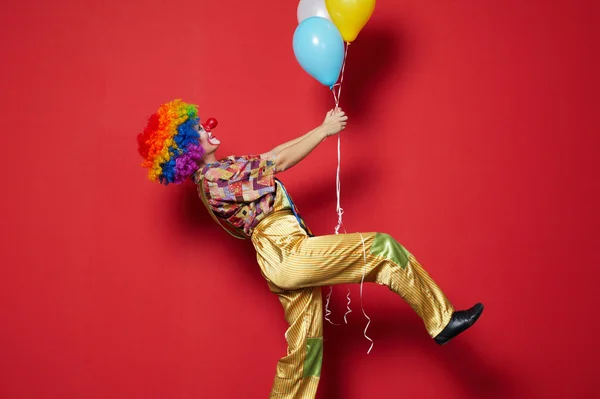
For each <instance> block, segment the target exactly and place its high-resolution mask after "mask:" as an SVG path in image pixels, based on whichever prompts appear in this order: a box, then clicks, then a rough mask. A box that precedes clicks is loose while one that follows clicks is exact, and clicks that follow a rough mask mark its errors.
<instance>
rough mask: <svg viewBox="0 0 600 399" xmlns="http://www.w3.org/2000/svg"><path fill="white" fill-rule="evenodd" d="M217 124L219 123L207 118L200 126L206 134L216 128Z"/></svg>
mask: <svg viewBox="0 0 600 399" xmlns="http://www.w3.org/2000/svg"><path fill="white" fill-rule="evenodd" d="M218 124H219V122H218V121H217V120H216V119H215V118H208V119H207V120H206V122H205V123H203V124H202V127H203V128H204V130H206V131H207V132H210V131H211V130H213V129H214V128H216V127H217V125H218Z"/></svg>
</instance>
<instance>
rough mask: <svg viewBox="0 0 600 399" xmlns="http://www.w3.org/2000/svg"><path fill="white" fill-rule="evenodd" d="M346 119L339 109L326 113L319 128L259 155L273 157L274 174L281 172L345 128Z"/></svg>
mask: <svg viewBox="0 0 600 399" xmlns="http://www.w3.org/2000/svg"><path fill="white" fill-rule="evenodd" d="M347 120H348V117H347V116H346V115H345V114H344V112H343V111H342V110H341V109H340V110H338V111H334V110H331V111H329V112H328V113H327V116H326V117H325V121H324V122H323V124H322V125H321V126H319V127H318V128H316V129H313V130H311V131H310V132H308V133H306V134H305V135H303V136H301V137H298V138H296V139H294V140H291V141H288V142H287V143H284V144H281V145H279V146H277V147H275V148H274V149H273V150H271V151H269V152H266V153H264V154H261V157H262V158H268V157H275V164H276V165H277V166H276V173H278V172H283V171H284V170H288V169H289V168H291V167H293V166H294V165H296V164H297V163H298V162H300V161H301V160H303V159H304V158H306V157H307V156H308V154H310V153H311V152H312V151H313V150H314V149H315V148H316V147H317V146H318V145H319V144H321V143H322V142H323V141H324V140H325V139H326V138H327V137H328V136H331V135H334V134H337V133H339V132H340V131H341V130H343V129H344V128H345V126H346V121H347Z"/></svg>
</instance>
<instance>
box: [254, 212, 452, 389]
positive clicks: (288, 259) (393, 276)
mask: <svg viewBox="0 0 600 399" xmlns="http://www.w3.org/2000/svg"><path fill="white" fill-rule="evenodd" d="M362 238H363V239H364V251H363V240H362V239H361V234H358V233H354V234H337V235H328V236H321V237H310V236H308V235H307V234H306V232H305V231H304V230H303V229H302V228H301V227H300V225H299V223H298V220H297V219H296V217H295V216H294V214H293V213H292V212H291V211H279V212H276V213H274V214H272V215H269V216H268V217H267V218H265V219H264V220H263V221H261V222H260V223H259V225H258V226H257V227H256V229H255V230H254V233H253V234H252V243H253V244H254V247H255V249H256V252H257V260H258V264H259V265H260V269H261V273H262V275H263V277H264V278H265V279H266V280H267V282H268V285H269V288H270V290H271V291H272V292H273V293H275V294H277V295H278V296H279V300H280V302H281V304H282V305H283V309H284V312H285V318H286V321H287V323H288V324H289V328H288V330H287V331H286V334H285V336H286V340H287V343H288V350H287V354H286V356H284V357H282V358H281V359H280V360H279V362H278V363H277V371H276V375H275V381H274V384H273V388H272V391H271V395H270V398H285V399H313V398H314V397H315V395H316V391H317V386H318V384H319V378H320V375H321V363H322V356H323V307H322V301H321V287H322V286H329V285H335V284H351V283H360V282H361V280H362V278H363V273H365V280H364V281H365V282H373V283H377V284H382V285H386V286H387V287H388V288H389V289H390V290H391V291H393V292H395V293H396V294H398V295H400V296H401V297H402V298H403V299H404V300H405V301H406V302H407V303H408V304H409V305H410V306H411V307H412V308H413V309H414V311H415V312H416V313H417V314H418V315H419V316H420V317H421V319H423V322H424V323H425V329H426V330H427V332H428V333H429V335H430V336H431V337H435V336H436V335H437V334H438V333H439V332H440V331H442V329H443V328H444V327H445V326H446V324H448V322H449V320H450V317H451V316H452V312H453V307H452V305H451V304H450V302H449V301H448V299H447V298H446V296H445V295H444V294H443V292H442V291H441V290H440V288H439V287H438V286H437V285H436V284H435V282H434V281H433V280H432V279H431V278H430V277H429V275H428V274H427V272H425V270H423V268H422V267H421V265H420V264H419V263H418V262H417V260H416V259H415V258H414V256H413V255H412V254H410V253H409V252H408V251H407V250H406V249H405V248H404V247H403V246H402V245H400V244H399V243H398V242H397V241H395V240H394V239H393V238H392V237H391V236H389V235H388V234H384V233H362ZM365 252H366V262H365V255H364V253H365Z"/></svg>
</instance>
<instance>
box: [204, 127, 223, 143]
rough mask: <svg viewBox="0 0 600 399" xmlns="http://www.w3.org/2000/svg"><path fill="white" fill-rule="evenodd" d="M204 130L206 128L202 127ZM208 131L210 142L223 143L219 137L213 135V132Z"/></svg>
mask: <svg viewBox="0 0 600 399" xmlns="http://www.w3.org/2000/svg"><path fill="white" fill-rule="evenodd" d="M202 130H204V129H202ZM205 132H206V130H205ZM206 133H207V135H208V142H209V143H210V144H212V145H219V144H221V142H220V141H219V139H218V138H216V137H214V136H213V134H212V132H206Z"/></svg>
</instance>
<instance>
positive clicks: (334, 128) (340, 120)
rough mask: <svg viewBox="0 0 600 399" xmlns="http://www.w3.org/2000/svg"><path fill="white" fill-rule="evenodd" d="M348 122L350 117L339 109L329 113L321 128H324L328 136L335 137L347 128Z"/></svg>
mask: <svg viewBox="0 0 600 399" xmlns="http://www.w3.org/2000/svg"><path fill="white" fill-rule="evenodd" d="M347 121H348V116H347V115H346V113H345V112H344V111H342V109H341V108H337V109H332V110H331V111H329V112H328V113H327V116H325V120H324V121H323V124H322V125H321V126H322V127H323V128H324V130H325V134H326V135H327V136H333V135H334V134H338V133H339V132H341V131H342V130H344V129H345V128H346V123H348V122H347Z"/></svg>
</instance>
